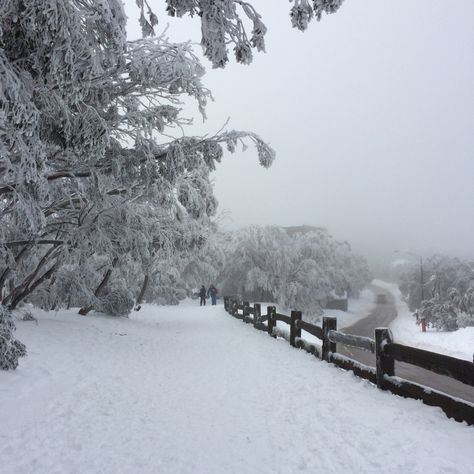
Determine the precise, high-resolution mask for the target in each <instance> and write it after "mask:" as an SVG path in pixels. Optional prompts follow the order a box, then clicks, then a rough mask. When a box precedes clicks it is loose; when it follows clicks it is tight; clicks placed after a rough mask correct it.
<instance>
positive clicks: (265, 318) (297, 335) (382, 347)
mask: <svg viewBox="0 0 474 474" xmlns="http://www.w3.org/2000/svg"><path fill="white" fill-rule="evenodd" d="M224 308H225V310H226V311H227V312H228V313H230V314H231V315H232V316H234V317H236V318H238V319H242V320H243V321H244V322H245V323H251V324H253V326H254V328H255V329H258V330H260V331H265V332H268V334H269V335H270V336H272V337H274V338H277V337H281V338H284V339H286V340H288V341H289V343H290V344H291V345H292V346H293V347H296V348H299V349H303V350H305V351H306V352H309V353H311V354H314V355H315V356H316V357H318V358H320V359H322V360H325V361H327V362H331V363H333V364H335V365H337V366H338V367H340V368H342V369H345V370H351V371H352V372H353V373H354V374H355V375H357V376H358V377H362V378H364V379H367V380H369V381H370V382H372V383H373V384H375V385H377V387H378V388H380V389H382V390H389V391H390V392H392V393H394V394H396V395H400V396H403V397H406V398H415V399H418V400H422V401H423V403H425V404H426V405H431V406H437V407H440V408H441V409H442V410H443V411H444V412H445V414H446V415H447V416H448V417H449V418H454V419H455V420H456V421H465V422H466V423H468V424H469V425H474V405H473V404H472V403H469V402H468V401H465V400H461V399H459V398H456V397H452V396H450V395H448V394H445V393H442V392H439V391H437V390H435V389H432V388H429V387H426V386H424V385H420V384H417V383H414V382H410V381H408V380H405V379H402V378H400V377H396V376H395V361H399V362H405V363H408V364H412V365H416V366H418V367H421V368H423V369H426V370H429V371H431V372H434V373H437V374H441V375H445V376H448V377H451V378H453V379H456V380H458V381H460V382H462V383H464V384H467V385H471V386H474V363H473V362H469V361H466V360H462V359H456V358H454V357H450V356H446V355H443V354H438V353H435V352H430V351H425V350H422V349H417V348H414V347H410V346H404V345H402V344H397V343H395V342H394V341H393V337H392V333H391V331H390V329H388V328H377V329H375V339H371V338H369V337H362V336H355V335H352V334H345V333H342V332H339V331H337V319H336V318H329V317H324V318H323V324H322V327H319V326H316V325H315V324H310V323H308V322H306V321H303V320H302V313H301V311H292V312H291V315H290V316H286V315H284V314H281V313H277V312H276V308H275V307H274V306H268V307H267V314H266V315H262V314H261V305H260V304H258V303H255V304H254V305H253V307H252V306H251V305H250V303H248V302H243V303H239V302H238V300H237V299H236V298H234V297H229V296H226V297H224ZM239 311H241V313H239ZM277 321H282V322H284V323H286V324H288V325H289V326H290V328H289V329H290V330H289V332H288V331H284V330H282V329H280V328H277V327H276V324H277ZM301 331H306V332H307V333H309V334H311V335H313V336H315V337H316V338H318V339H319V340H321V346H320V347H319V346H317V345H316V344H313V343H310V342H308V341H306V340H305V339H303V338H302V337H301ZM337 344H344V345H346V346H350V347H357V348H359V349H363V350H366V351H368V352H372V353H375V361H376V367H370V366H367V365H364V364H361V363H359V362H358V361H356V360H354V359H351V358H349V357H346V356H343V355H342V354H338V353H337V351H336V349H337Z"/></svg>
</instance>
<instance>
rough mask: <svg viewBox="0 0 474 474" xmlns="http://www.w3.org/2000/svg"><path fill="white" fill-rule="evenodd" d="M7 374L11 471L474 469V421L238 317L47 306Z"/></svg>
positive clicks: (23, 334) (6, 468) (25, 328)
mask: <svg viewBox="0 0 474 474" xmlns="http://www.w3.org/2000/svg"><path fill="white" fill-rule="evenodd" d="M35 314H36V315H37V316H38V319H39V322H38V324H35V323H34V322H21V321H19V322H18V323H17V326H18V331H17V336H18V338H19V339H20V340H22V341H23V342H25V343H26V344H27V346H28V350H29V356H28V357H27V358H26V359H22V361H21V364H20V367H19V368H18V370H17V371H15V372H2V373H0V420H1V423H0V438H1V442H0V471H1V472H2V474H12V473H15V474H16V473H21V474H23V473H31V474H41V473H45V474H46V473H47V474H54V473H61V474H64V473H68V474H70V473H81V474H84V473H87V474H88V473H114V474H115V473H133V474H135V473H160V474H162V473H203V474H212V473H216V474H217V473H218V474H222V473H239V474H240V473H242V474H244V473H285V474H287V473H295V472H310V473H317V472H325V473H338V474H339V473H353V472H357V473H360V472H363V473H379V472H384V473H400V472H407V473H408V472H409V473H421V472H431V473H446V472H450V473H460V474H461V473H462V474H469V473H474V464H473V462H472V452H471V448H472V441H473V439H474V428H472V427H468V426H467V425H465V424H460V423H456V422H454V421H452V420H448V419H447V418H446V417H445V415H444V414H443V413H442V411H441V410H440V409H438V408H432V407H427V406H425V405H422V403H421V402H418V401H414V400H406V399H402V398H399V397H396V396H394V395H392V394H390V393H386V392H382V391H379V390H378V389H376V388H375V387H374V386H373V385H371V384H369V383H368V382H366V381H363V380H361V379H358V378H356V377H355V376H353V375H352V374H350V373H346V372H344V371H342V370H339V369H337V368H335V367H334V366H332V365H329V364H327V363H325V362H321V361H319V360H317V359H315V358H314V357H313V356H311V355H309V354H307V353H305V352H303V351H298V350H296V349H293V348H291V347H290V346H289V345H288V343H287V342H286V341H284V340H282V339H278V340H274V339H272V338H270V337H268V335H267V334H265V333H263V332H260V331H256V330H254V329H253V328H252V327H251V326H250V325H246V324H243V323H242V322H241V321H239V320H237V319H234V318H232V317H230V316H229V315H227V314H226V313H225V311H224V310H223V308H222V307H221V306H217V307H209V306H207V307H203V308H200V307H199V306H196V305H195V303H194V304H193V305H190V304H188V305H185V306H179V307H153V306H148V305H144V307H143V309H142V311H140V312H139V313H133V315H132V318H131V319H126V318H109V317H103V316H98V315H92V316H87V317H81V316H78V315H77V314H75V313H74V312H72V311H70V312H59V313H57V314H55V313H42V312H36V313H35Z"/></svg>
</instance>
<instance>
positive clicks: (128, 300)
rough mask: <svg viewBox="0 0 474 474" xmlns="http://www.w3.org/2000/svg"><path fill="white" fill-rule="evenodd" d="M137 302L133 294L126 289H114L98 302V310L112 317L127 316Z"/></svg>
mask: <svg viewBox="0 0 474 474" xmlns="http://www.w3.org/2000/svg"><path fill="white" fill-rule="evenodd" d="M134 303H135V301H134V299H133V296H132V293H131V292H130V291H128V290H126V289H125V288H114V289H111V290H110V291H108V292H107V293H106V294H105V295H103V296H101V297H100V298H98V300H97V304H96V310H97V311H100V312H101V313H105V314H109V315H110V316H127V315H128V314H130V312H131V311H132V308H133V305H134Z"/></svg>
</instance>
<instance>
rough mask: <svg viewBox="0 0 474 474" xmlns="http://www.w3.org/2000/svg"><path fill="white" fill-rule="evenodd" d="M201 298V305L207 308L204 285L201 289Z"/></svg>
mask: <svg viewBox="0 0 474 474" xmlns="http://www.w3.org/2000/svg"><path fill="white" fill-rule="evenodd" d="M199 298H201V300H200V301H199V305H200V306H206V287H205V286H204V285H202V286H201V289H200V290H199Z"/></svg>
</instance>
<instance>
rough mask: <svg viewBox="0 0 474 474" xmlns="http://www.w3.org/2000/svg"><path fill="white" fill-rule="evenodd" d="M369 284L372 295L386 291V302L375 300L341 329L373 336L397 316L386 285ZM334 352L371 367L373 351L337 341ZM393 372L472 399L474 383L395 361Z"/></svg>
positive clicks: (373, 364)
mask: <svg viewBox="0 0 474 474" xmlns="http://www.w3.org/2000/svg"><path fill="white" fill-rule="evenodd" d="M370 288H371V289H372V290H373V291H374V294H375V295H377V294H384V295H386V298H387V302H386V303H385V304H381V303H376V304H375V306H374V308H373V309H372V311H371V312H370V314H369V315H368V316H367V317H366V318H364V319H361V320H359V321H357V322H356V323H355V324H353V325H352V326H349V327H347V328H344V329H342V330H341V331H342V332H345V333H347V334H355V335H357V336H367V337H371V338H373V337H374V329H375V328H377V327H389V326H390V323H391V322H392V321H393V320H394V319H395V318H396V317H397V309H396V307H395V301H394V297H393V295H392V294H391V293H390V292H389V291H387V290H386V289H384V288H381V287H379V286H376V285H371V286H370ZM337 352H339V353H341V354H343V355H345V356H347V357H350V358H352V359H355V360H357V361H359V362H361V363H363V364H365V365H369V366H371V367H375V355H374V354H371V353H369V352H366V351H363V350H359V349H355V348H352V347H346V346H344V345H342V344H338V346H337ZM395 375H397V376H399V377H402V378H404V379H407V380H411V381H412V382H416V383H419V384H422V385H426V386H428V387H431V388H434V389H436V390H439V391H441V392H444V393H447V394H449V395H452V396H455V397H459V398H462V399H463V400H467V401H469V402H472V403H474V387H471V386H469V385H465V384H463V383H461V382H458V381H457V380H454V379H452V378H450V377H446V376H444V375H438V374H435V373H433V372H430V371H428V370H425V369H422V368H420V367H416V366H415V365H411V364H406V363H403V362H395Z"/></svg>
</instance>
